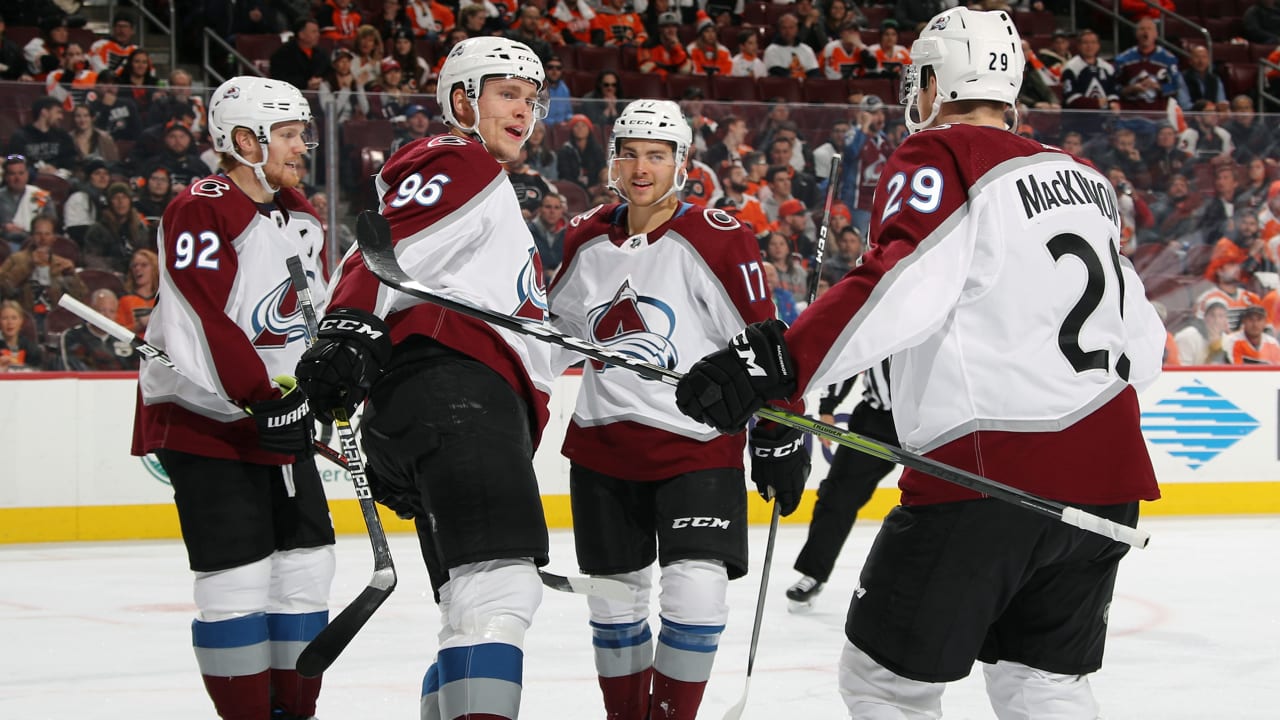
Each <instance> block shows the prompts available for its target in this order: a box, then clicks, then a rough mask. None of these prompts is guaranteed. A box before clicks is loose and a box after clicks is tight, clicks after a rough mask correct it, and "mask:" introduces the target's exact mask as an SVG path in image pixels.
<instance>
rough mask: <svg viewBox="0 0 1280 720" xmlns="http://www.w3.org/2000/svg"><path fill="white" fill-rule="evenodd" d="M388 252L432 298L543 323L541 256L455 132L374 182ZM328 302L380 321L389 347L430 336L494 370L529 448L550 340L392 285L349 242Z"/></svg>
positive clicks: (405, 156)
mask: <svg viewBox="0 0 1280 720" xmlns="http://www.w3.org/2000/svg"><path fill="white" fill-rule="evenodd" d="M375 182H376V185H377V188H378V194H379V196H380V197H381V205H382V214H383V215H384V216H385V217H386V218H387V221H388V222H389V223H390V225H391V236H392V238H393V240H394V242H395V252H396V257H397V259H398V260H399V261H400V265H401V266H402V267H403V268H404V269H405V271H406V272H407V273H409V274H410V275H412V276H413V277H414V279H416V280H418V281H419V282H421V283H422V284H424V285H426V286H427V287H429V288H431V289H432V290H433V291H435V292H437V293H438V294H440V295H442V296H444V297H448V298H451V299H453V300H457V301H460V302H464V303H467V304H468V305H472V306H474V307H480V308H484V309H487V310H492V311H494V312H500V313H502V314H504V315H513V316H517V317H524V318H529V319H530V320H536V321H544V320H545V319H546V314H547V294H546V286H545V284H544V283H543V277H542V258H541V257H539V255H538V249H537V246H536V245H534V242H533V236H532V235H530V234H529V228H528V226H527V225H526V224H525V222H524V218H523V216H522V215H521V214H520V203H519V202H518V201H517V199H516V193H515V190H514V189H513V188H512V186H511V181H510V180H508V179H507V173H506V171H504V170H503V169H502V166H501V165H499V164H498V162H497V161H496V160H494V159H493V157H492V156H491V155H489V152H488V151H487V150H485V148H484V146H483V145H481V144H480V143H478V142H476V141H475V140H471V139H467V138H461V137H458V136H455V135H437V136H435V137H430V138H422V139H420V140H415V141H414V142H412V143H409V144H408V145H405V146H404V147H402V148H400V149H399V150H398V151H396V154H395V155H393V156H392V157H391V159H390V160H388V161H387V164H386V165H384V166H383V168H382V172H380V173H378V176H377V178H376V180H375ZM333 282H334V285H333V297H332V301H331V303H330V306H331V307H334V308H338V307H354V308H360V309H362V310H366V311H369V312H372V313H374V314H375V315H378V316H379V317H382V318H385V319H386V321H387V325H388V326H389V327H390V328H391V338H392V341H393V342H394V343H400V342H402V341H403V340H404V339H405V338H408V337H409V336H411V335H422V336H425V337H430V338H434V339H435V340H437V341H438V342H440V343H442V344H444V345H446V346H448V347H450V348H453V349H454V350H457V351H459V352H461V353H464V354H466V355H468V356H470V357H472V358H475V359H476V360H479V361H480V362H483V363H484V364H485V365H487V366H489V367H490V368H491V369H493V370H494V371H495V372H497V373H499V374H500V375H502V377H503V378H505V379H506V381H507V382H508V383H509V384H510V385H511V387H512V388H514V389H515V390H516V392H518V393H520V395H521V396H522V397H523V398H524V400H525V402H526V403H528V405H529V409H530V411H531V412H533V413H534V414H535V418H534V419H535V420H536V423H537V424H536V427H535V429H534V442H535V445H536V443H537V441H538V440H539V438H540V437H541V434H542V428H543V427H544V426H545V425H546V422H547V416H548V409H547V400H548V398H549V396H550V392H551V384H552V381H553V379H554V377H553V376H552V374H551V360H550V357H551V350H550V346H549V345H547V344H546V343H543V342H541V341H539V340H537V339H534V338H531V337H528V336H525V335H519V334H516V333H514V332H511V331H510V330H505V329H502V328H495V327H493V326H491V325H489V324H488V323H485V322H483V321H480V320H475V319H473V318H469V317H467V316H465V315H459V314H458V313H455V312H452V311H450V310H445V309H444V308H442V307H440V306H438V305H432V304H430V303H426V302H423V301H422V300H419V299H417V298H415V297H412V296H410V295H406V294H404V293H401V292H398V291H396V290H392V289H390V288H388V287H386V286H384V285H383V284H382V283H380V282H379V281H378V278H377V277H375V276H374V275H373V273H371V272H369V270H368V268H366V267H365V266H364V260H363V259H362V258H361V256H360V248H359V246H354V247H352V249H351V251H350V252H349V253H348V254H347V257H346V258H344V259H343V261H342V267H341V268H340V270H339V272H338V274H337V275H336V276H335V278H334V281H333Z"/></svg>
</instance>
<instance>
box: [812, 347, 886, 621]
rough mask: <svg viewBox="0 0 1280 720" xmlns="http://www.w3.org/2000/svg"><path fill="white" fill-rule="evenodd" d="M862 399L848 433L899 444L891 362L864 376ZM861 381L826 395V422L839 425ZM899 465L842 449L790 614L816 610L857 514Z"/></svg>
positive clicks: (822, 491) (825, 485)
mask: <svg viewBox="0 0 1280 720" xmlns="http://www.w3.org/2000/svg"><path fill="white" fill-rule="evenodd" d="M861 377H862V400H861V401H860V402H859V403H858V404H857V405H856V406H854V408H853V412H851V413H850V414H849V429H850V430H851V431H853V432H856V433H858V434H859V435H865V436H867V437H869V438H872V439H873V440H879V441H880V442H886V443H890V444H892V445H893V446H895V447H896V446H897V445H898V433H897V431H896V430H895V429H894V427H893V413H892V412H890V409H891V405H890V402H889V360H888V359H887V358H886V359H885V360H881V361H880V362H879V363H878V364H876V365H874V366H872V367H871V368H869V369H867V370H866V371H864V372H863V373H862V375H861ZM856 379H857V378H856V377H854V378H850V379H848V380H845V381H844V382H843V383H841V384H839V385H829V386H827V392H826V393H825V394H824V395H823V397H822V399H821V400H820V401H819V402H818V413H819V415H820V416H821V418H822V421H823V422H826V423H834V422H835V417H834V413H835V409H836V406H837V405H839V404H840V403H841V402H842V401H844V399H845V398H846V397H847V396H848V395H849V392H850V390H852V389H853V384H854V382H855V381H856ZM893 467H894V464H893V463H892V462H890V461H888V460H881V459H880V458H876V457H872V456H870V455H867V454H865V453H861V452H858V451H857V450H854V449H852V448H848V447H845V446H844V445H840V446H838V447H837V448H836V454H835V457H834V458H833V459H832V461H831V468H830V470H828V472H827V477H826V478H825V479H823V481H822V483H821V484H820V485H818V502H817V504H815V505H814V507H813V518H812V519H811V520H810V521H809V537H808V538H806V539H805V542H804V547H803V548H801V549H800V555H799V556H798V557H796V563H795V569H796V570H797V571H799V572H800V574H801V575H803V577H801V578H800V580H799V581H797V582H796V584H795V585H792V586H791V587H790V588H787V598H788V599H789V600H791V602H790V603H789V606H788V609H789V610H791V612H806V611H808V610H810V609H811V608H812V607H813V601H814V598H816V597H817V595H818V593H820V592H822V588H823V586H824V585H826V583H827V579H828V578H830V577H831V570H832V568H834V567H835V564H836V558H837V557H838V556H839V555H840V548H842V547H843V546H844V541H845V539H846V538H848V537H849V531H850V530H852V529H853V522H854V520H856V519H857V518H858V511H859V510H861V509H862V506H863V505H866V504H867V501H868V500H870V499H871V495H872V493H874V492H875V490H876V485H878V484H879V483H880V481H881V480H882V479H884V476H885V475H888V474H889V471H890V470H892V469H893Z"/></svg>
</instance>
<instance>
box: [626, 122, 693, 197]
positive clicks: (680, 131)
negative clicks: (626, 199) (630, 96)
mask: <svg viewBox="0 0 1280 720" xmlns="http://www.w3.org/2000/svg"><path fill="white" fill-rule="evenodd" d="M623 140H657V141H660V142H669V143H672V144H673V145H674V146H675V158H676V168H677V170H676V177H675V182H674V184H672V186H671V190H669V191H668V192H667V193H666V194H664V195H663V196H662V197H661V198H659V199H658V201H657V202H661V201H662V200H665V199H666V198H667V196H669V195H670V194H671V193H673V192H679V191H680V190H683V189H684V184H685V182H686V181H687V180H688V179H689V170H688V168H687V167H686V162H685V161H686V160H687V159H688V158H689V146H691V145H693V130H692V128H690V127H689V121H687V120H685V119H684V112H683V111H681V110H680V105H679V104H677V103H675V102H673V101H671V100H634V101H632V102H631V103H629V104H628V105H627V106H626V107H625V108H623V109H622V112H621V113H620V114H619V115H618V118H617V119H616V120H614V121H613V131H612V132H611V133H610V135H609V160H608V163H609V165H608V166H609V189H610V190H613V191H614V192H616V193H618V194H619V195H621V194H622V192H621V191H620V190H619V189H618V178H617V177H615V176H614V172H613V171H614V167H615V165H614V163H615V161H616V160H617V159H618V147H619V146H620V145H621V144H622V141H623Z"/></svg>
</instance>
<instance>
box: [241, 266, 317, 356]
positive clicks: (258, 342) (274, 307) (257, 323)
mask: <svg viewBox="0 0 1280 720" xmlns="http://www.w3.org/2000/svg"><path fill="white" fill-rule="evenodd" d="M252 322H253V332H254V335H253V346H254V347H260V348H282V347H284V346H286V345H288V344H289V343H290V342H292V341H294V340H301V339H302V338H304V337H305V336H306V326H305V325H304V324H303V322H302V313H301V312H300V310H299V308H298V295H297V293H295V292H294V291H293V281H291V280H285V281H284V282H282V283H280V284H279V285H277V286H276V287H275V289H273V290H272V291H271V292H269V293H267V296H266V297H264V298H262V299H261V300H259V301H258V304H257V305H254V306H253V321H252Z"/></svg>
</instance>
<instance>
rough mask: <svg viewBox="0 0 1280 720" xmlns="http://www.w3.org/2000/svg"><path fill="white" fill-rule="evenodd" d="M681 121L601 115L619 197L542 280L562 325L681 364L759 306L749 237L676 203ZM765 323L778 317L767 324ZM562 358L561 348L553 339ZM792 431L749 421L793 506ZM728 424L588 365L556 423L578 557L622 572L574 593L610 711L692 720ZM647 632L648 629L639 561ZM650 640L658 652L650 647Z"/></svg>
mask: <svg viewBox="0 0 1280 720" xmlns="http://www.w3.org/2000/svg"><path fill="white" fill-rule="evenodd" d="M692 142H693V137H692V131H691V130H690V128H689V124H688V123H687V122H685V120H684V117H683V115H682V114H681V112H680V106H679V105H677V104H676V103H674V102H671V101H667V100H636V101H634V102H632V103H630V104H629V105H627V107H626V108H625V109H624V110H623V112H622V113H621V114H620V115H619V116H618V119H617V120H616V121H615V122H614V126H613V136H612V138H611V140H610V144H609V149H608V152H609V187H610V189H612V190H613V191H614V192H616V193H617V194H618V195H620V196H621V197H622V199H623V200H624V202H622V203H618V204H609V205H602V206H597V207H596V208H594V209H592V210H589V211H588V212H586V213H583V214H582V215H580V216H578V217H576V218H574V219H573V220H572V221H571V222H570V223H569V228H568V230H567V231H566V233H565V259H564V264H563V265H562V268H563V269H562V271H561V273H560V274H559V275H557V276H556V280H555V282H554V283H553V285H552V287H551V290H550V292H549V300H550V305H551V313H552V316H553V318H554V322H555V323H556V325H557V326H558V327H560V328H561V329H562V330H563V331H564V332H566V333H567V334H571V335H576V336H579V337H582V338H584V339H587V340H590V341H591V342H594V343H598V344H600V345H603V346H606V347H609V348H612V349H614V350H617V351H620V352H624V353H626V354H628V355H632V356H635V357H637V358H641V359H643V360H646V361H648V362H651V363H653V364H655V365H660V366H663V367H666V368H671V369H673V370H684V369H685V368H687V366H688V365H689V363H690V362H691V361H692V360H693V359H695V358H698V357H701V356H702V355H703V354H705V353H706V352H707V351H709V350H710V349H712V348H714V347H716V346H718V345H719V344H721V343H723V342H725V341H726V340H728V339H729V338H730V337H732V336H733V335H734V333H737V332H739V331H740V330H741V329H742V327H743V326H744V325H745V324H747V323H751V322H759V321H764V320H767V319H769V318H772V317H773V315H774V309H773V302H772V300H771V298H770V294H769V290H768V286H767V285H766V283H765V282H764V274H763V272H762V269H761V260H760V251H759V245H758V244H757V243H756V240H755V236H754V235H753V234H752V233H751V231H750V230H748V229H746V228H745V227H744V226H743V225H741V224H740V223H739V222H738V221H737V220H735V219H733V218H732V217H731V216H729V215H728V214H727V213H725V212H724V211H722V210H716V209H712V208H701V207H698V206H695V205H692V204H690V203H688V202H681V201H680V199H679V196H678V195H677V193H679V192H680V190H681V189H682V188H683V186H684V184H685V181H686V179H687V177H688V168H689V146H690V145H691V144H692ZM773 322H777V321H773ZM564 355H565V357H564V359H563V361H562V363H559V364H564V365H567V364H568V362H570V361H571V360H572V359H573V358H571V357H568V355H569V354H568V353H565V354H564ZM800 440H801V438H800V433H799V432H798V431H795V430H791V429H788V428H783V427H778V426H773V427H769V428H766V427H763V426H757V427H756V428H755V429H754V430H753V431H752V434H751V447H752V452H753V462H752V479H753V480H754V481H755V482H756V484H757V486H758V487H759V488H760V491H761V493H762V494H764V493H765V492H766V491H767V489H768V488H773V489H774V490H775V491H776V494H777V502H779V503H781V511H782V513H783V514H784V515H785V514H789V513H791V512H792V511H793V510H795V507H796V504H797V503H798V502H799V500H800V494H801V492H802V491H803V488H804V481H805V478H806V476H807V475H808V472H809V456H808V452H807V451H806V450H805V449H804V447H803V445H802V444H801V443H800ZM743 444H744V438H743V436H741V435H737V436H723V435H719V434H718V433H716V432H714V431H711V430H710V429H709V428H707V427H705V426H703V425H700V424H698V423H695V422H692V421H690V420H689V419H688V418H685V417H682V416H681V415H680V414H679V413H678V412H676V408H675V403H674V392H673V389H672V388H671V387H670V386H667V385H664V384H660V383H656V382H653V381H649V380H645V379H643V378H641V377H640V376H638V375H635V374H634V373H631V372H628V371H626V370H625V369H620V368H613V367H608V366H604V365H598V364H595V363H588V364H587V367H586V368H585V370H584V377H583V386H582V391H581V393H580V394H579V396H578V405H577V409H576V410H575V412H574V415H573V419H572V421H571V422H570V425H569V429H568V432H567V434H566V436H565V442H564V447H563V452H564V455H565V456H566V457H568V458H569V459H570V461H571V464H570V476H569V483H570V497H571V501H572V505H573V517H574V542H575V545H576V547H577V555H578V564H579V566H580V567H581V568H582V569H583V571H584V572H587V573H589V574H592V575H602V576H608V577H610V578H613V579H615V580H619V581H621V582H623V583H625V584H626V585H627V586H628V587H630V588H631V589H632V591H633V593H634V597H633V598H632V600H631V601H629V602H625V603H619V602H615V601H610V600H605V599H601V598H595V597H592V598H589V599H588V606H589V607H590V610H591V633H592V640H593V645H594V647H595V662H596V671H597V672H598V673H599V680H600V688H601V690H602V691H603V693H604V705H605V711H606V716H607V717H609V718H611V719H612V720H645V719H646V718H654V719H655V720H657V719H658V718H662V719H663V720H668V719H681V720H686V719H687V720H692V718H693V717H694V716H695V715H696V714H697V711H698V705H699V703H700V702H701V701H702V693H703V690H704V688H705V687H706V684H707V679H708V678H709V677H710V675H711V665H712V662H713V660H714V659H715V652H716V648H717V646H718V644H719V639H720V633H721V631H722V630H723V629H724V625H725V620H726V619H727V617H728V614H729V608H728V606H727V605H726V604H725V592H726V590H727V589H728V582H729V580H731V579H734V578H738V577H741V576H742V575H744V574H745V573H746V572H747V525H746V523H747V503H746V493H745V492H744V489H743V486H744V478H743V467H742V452H743ZM655 559H656V560H658V563H659V565H660V566H661V569H660V574H659V580H658V584H659V587H660V594H659V614H660V617H661V630H660V631H659V633H658V638H657V642H656V643H655V642H654V639H653V635H652V633H651V631H650V627H649V596H650V590H651V587H652V580H651V566H652V565H653V562H654V560H655ZM655 645H656V649H655Z"/></svg>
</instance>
